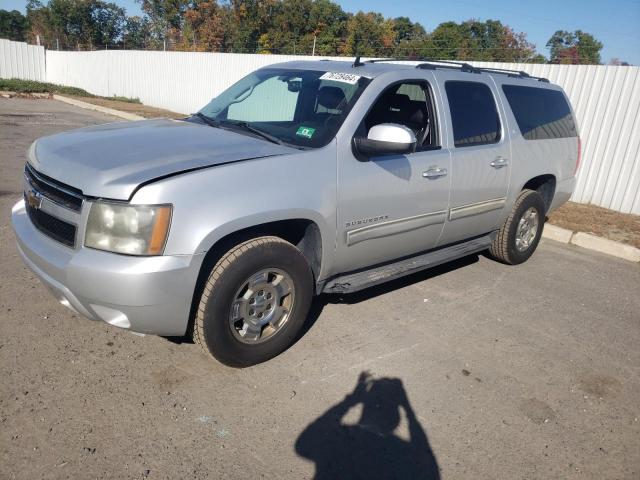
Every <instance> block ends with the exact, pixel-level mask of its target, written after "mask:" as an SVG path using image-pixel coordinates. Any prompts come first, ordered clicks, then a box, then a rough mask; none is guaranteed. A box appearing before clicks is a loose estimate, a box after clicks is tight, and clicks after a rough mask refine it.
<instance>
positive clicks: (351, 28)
mask: <svg viewBox="0 0 640 480" xmlns="http://www.w3.org/2000/svg"><path fill="white" fill-rule="evenodd" d="M395 39H396V32H395V31H394V29H393V20H388V19H385V18H384V17H383V16H382V15H381V14H379V13H373V12H368V13H364V12H358V13H356V14H355V15H353V16H352V17H351V18H349V20H348V22H347V38H346V40H345V43H344V48H343V53H344V54H346V55H362V56H367V57H371V56H378V55H380V56H388V55H390V53H391V52H392V51H393V47H394V45H395Z"/></svg>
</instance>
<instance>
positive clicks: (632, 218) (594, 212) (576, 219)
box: [549, 202, 640, 248]
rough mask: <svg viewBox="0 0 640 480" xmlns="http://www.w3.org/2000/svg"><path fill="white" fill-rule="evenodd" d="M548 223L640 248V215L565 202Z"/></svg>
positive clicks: (550, 217)
mask: <svg viewBox="0 0 640 480" xmlns="http://www.w3.org/2000/svg"><path fill="white" fill-rule="evenodd" d="M549 223H551V224H553V225H557V226H558V227H562V228H566V229H568V230H573V231H574V232H586V233H592V234H594V235H597V236H599V237H604V238H608V239H609V240H614V241H616V242H622V243H626V244H628V245H633V246H634V247H636V248H640V215H631V214H627V213H619V212H615V211H613V210H609V209H607V208H602V207H596V206H595V205H584V204H581V203H573V202H567V203H565V204H564V205H563V206H562V207H560V208H558V209H557V210H555V211H554V212H553V213H552V214H551V215H550V216H549Z"/></svg>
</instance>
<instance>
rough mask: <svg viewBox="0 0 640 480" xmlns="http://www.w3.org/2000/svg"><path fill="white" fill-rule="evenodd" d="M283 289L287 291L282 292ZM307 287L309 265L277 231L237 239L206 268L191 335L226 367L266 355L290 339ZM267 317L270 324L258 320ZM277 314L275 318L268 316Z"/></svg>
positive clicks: (301, 317)
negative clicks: (242, 240)
mask: <svg viewBox="0 0 640 480" xmlns="http://www.w3.org/2000/svg"><path fill="white" fill-rule="evenodd" d="M286 290H290V293H284V292H285V291H286ZM313 291H314V286H313V274H312V272H311V268H310V267H309V264H308V263H307V261H306V259H305V258H304V256H303V255H302V253H301V252H300V250H298V249H297V248H296V247H294V246H293V245H291V244H290V243H288V242H286V241H284V240H282V239H281V238H278V237H259V238H254V239H252V240H248V241H246V242H243V243H240V244H239V245H236V246H235V247H233V248H232V249H231V250H229V251H228V252H227V253H226V254H224V255H223V256H222V258H220V260H219V261H218V262H217V263H216V264H215V266H214V267H213V269H212V271H211V273H210V274H209V278H208V279H207V282H206V284H205V286H204V290H203V292H202V296H201V298H200V304H199V306H198V311H197V314H196V318H195V321H194V328H193V340H194V342H195V343H196V344H199V345H200V346H201V347H202V349H203V350H204V351H205V352H206V353H208V354H210V355H212V356H213V357H214V358H215V359H216V360H218V361H220V362H221V363H224V364H225V365H229V366H232V367H248V366H251V365H255V364H257V363H261V362H264V361H266V360H269V359H270V358H273V357H275V356H276V355H278V354H280V353H281V352H283V351H284V350H286V349H287V348H288V347H289V346H291V344H292V343H293V342H294V341H295V340H296V338H297V335H298V333H299V332H300V329H301V328H302V326H303V325H304V323H305V320H306V317H307V314H308V312H309V308H310V306H311V301H312V299H313ZM245 297H246V298H245ZM252 301H253V302H252ZM251 302H252V303H251ZM267 307H269V308H267ZM283 312H288V313H283ZM258 316H260V318H258ZM269 318H271V322H273V324H272V323H269V322H267V323H264V325H260V324H261V323H263V322H266V321H267V320H268V319H269ZM277 318H279V319H280V320H279V322H276V321H275V320H274V319H277Z"/></svg>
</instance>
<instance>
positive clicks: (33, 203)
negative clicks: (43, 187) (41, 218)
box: [25, 190, 42, 210]
mask: <svg viewBox="0 0 640 480" xmlns="http://www.w3.org/2000/svg"><path fill="white" fill-rule="evenodd" d="M25 196H26V197H27V204H28V205H29V206H30V207H31V208H35V209H36V210H39V209H40V207H41V206H42V195H41V194H40V193H39V192H36V191H35V190H27V191H26V192H25Z"/></svg>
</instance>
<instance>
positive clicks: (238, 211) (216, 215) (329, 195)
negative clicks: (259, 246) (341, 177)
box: [132, 141, 337, 274]
mask: <svg viewBox="0 0 640 480" xmlns="http://www.w3.org/2000/svg"><path fill="white" fill-rule="evenodd" d="M336 196H337V195H336V148H335V141H334V142H332V143H330V144H329V145H327V146H326V147H324V148H322V149H318V150H307V151H303V152H296V153H294V154H291V155H282V156H276V157H268V158H259V159H252V160H247V161H242V162H237V163H231V164H227V165H222V166H218V167H212V168H208V169H203V170H198V171H194V172H189V173H185V174H181V175H176V176H173V177H169V178H165V179H162V180H159V181H157V182H154V183H151V184H148V185H145V186H144V187H142V188H141V189H140V190H139V191H138V192H136V194H135V196H134V197H133V199H132V203H134V204H150V203H171V204H172V205H173V215H172V219H171V229H170V233H169V238H168V239H167V245H166V247H165V254H166V255H183V254H194V253H202V252H206V251H208V250H209V249H210V248H211V247H212V246H213V245H214V244H215V243H216V242H217V241H218V240H220V239H221V238H223V237H225V236H227V235H229V234H231V233H234V232H237V231H239V230H243V229H245V228H249V227H254V226H257V225H261V224H265V223H269V222H274V221H280V220H290V219H306V220H310V221H313V222H314V223H315V224H316V225H317V226H318V228H319V229H320V234H321V236H322V249H323V258H322V266H321V274H323V273H324V272H325V271H329V270H330V267H331V264H332V261H333V252H334V249H335V248H334V247H335V235H336V233H335V232H336V229H335V225H336Z"/></svg>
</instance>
